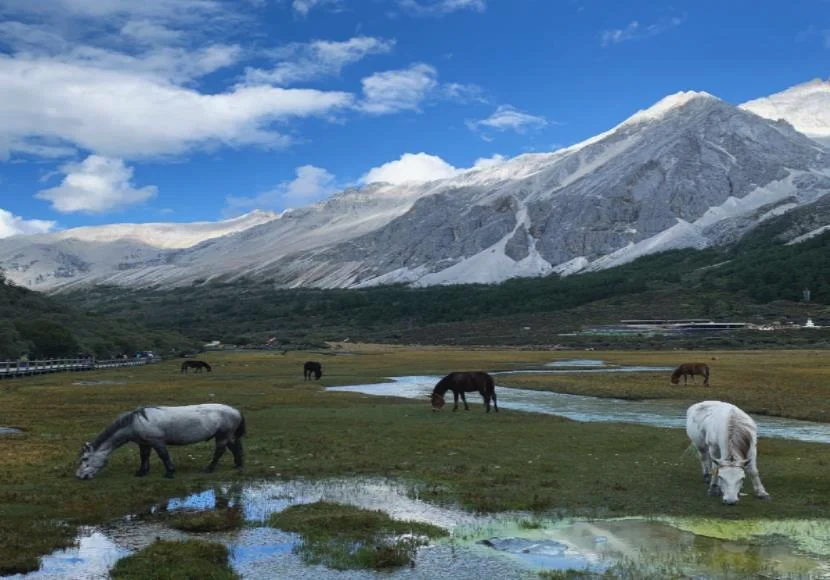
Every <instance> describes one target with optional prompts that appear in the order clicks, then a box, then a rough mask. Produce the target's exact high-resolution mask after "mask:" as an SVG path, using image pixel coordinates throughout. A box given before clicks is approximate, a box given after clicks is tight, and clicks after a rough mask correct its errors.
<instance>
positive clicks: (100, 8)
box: [0, 0, 224, 21]
mask: <svg viewBox="0 0 830 580" xmlns="http://www.w3.org/2000/svg"><path fill="white" fill-rule="evenodd" d="M223 10H224V9H223V6H222V2H221V1H219V0H153V1H152V2H137V1H136V0H3V3H2V6H0V13H11V14H32V15H39V16H42V17H50V16H51V17H66V16H69V17H74V18H113V17H119V16H121V17H132V16H139V17H144V18H157V19H164V20H171V21H172V20H183V19H184V20H193V19H198V18H203V17H205V16H208V15H211V14H218V13H221V12H223Z"/></svg>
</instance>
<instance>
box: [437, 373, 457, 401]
mask: <svg viewBox="0 0 830 580" xmlns="http://www.w3.org/2000/svg"><path fill="white" fill-rule="evenodd" d="M454 374H455V373H450V374H448V375H447V376H446V377H444V378H443V379H441V380H440V381H438V384H437V385H435V388H434V389H432V394H433V395H441V396H442V397H443V396H444V394H445V393H446V392H447V391H448V390H450V388H451V386H452V381H453V379H452V376H453V375H454Z"/></svg>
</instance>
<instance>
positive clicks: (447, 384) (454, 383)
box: [429, 372, 499, 413]
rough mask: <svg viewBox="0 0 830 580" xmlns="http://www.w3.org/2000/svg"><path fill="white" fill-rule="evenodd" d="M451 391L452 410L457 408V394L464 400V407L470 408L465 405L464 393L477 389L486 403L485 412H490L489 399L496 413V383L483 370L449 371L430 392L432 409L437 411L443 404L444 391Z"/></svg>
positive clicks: (497, 409) (497, 406)
mask: <svg viewBox="0 0 830 580" xmlns="http://www.w3.org/2000/svg"><path fill="white" fill-rule="evenodd" d="M450 390H451V391H452V394H453V397H454V399H455V406H454V407H453V408H452V410H453V411H457V410H458V396H459V395H461V400H462V401H464V409H466V410H467V411H469V410H470V407H469V406H468V405H467V398H466V397H465V396H464V393H472V392H474V391H478V392H479V393H481V396H482V397H483V398H484V403H485V404H486V405H487V411H486V412H487V413H489V412H490V399H492V400H493V408H494V409H495V410H496V412H497V413H498V411H499V405H498V403H497V402H496V385H495V383H494V382H493V377H491V376H490V375H488V374H487V373H484V372H472V373H450V374H448V375H447V376H446V377H444V378H443V379H441V380H440V381H438V384H437V385H435V388H434V389H433V390H432V394H431V395H430V396H429V398H430V400H431V401H432V410H433V411H437V410H439V409H440V408H441V407H443V406H444V402H445V401H444V393H446V392H447V391H450Z"/></svg>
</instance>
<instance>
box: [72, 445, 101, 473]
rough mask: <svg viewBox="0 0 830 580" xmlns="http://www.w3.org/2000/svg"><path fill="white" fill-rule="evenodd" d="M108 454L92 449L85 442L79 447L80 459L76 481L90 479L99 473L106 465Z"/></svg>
mask: <svg viewBox="0 0 830 580" xmlns="http://www.w3.org/2000/svg"><path fill="white" fill-rule="evenodd" d="M108 455H109V453H107V452H106V451H102V450H100V449H94V448H93V447H92V445H91V444H90V443H89V442H88V441H87V442H86V443H84V445H83V447H81V458H80V462H79V464H78V470H77V471H76V472H75V477H77V478H78V479H92V478H93V477H95V474H96V473H98V472H99V471H101V469H103V468H104V466H106V464H107V457H108Z"/></svg>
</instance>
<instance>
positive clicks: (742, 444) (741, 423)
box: [726, 413, 752, 461]
mask: <svg viewBox="0 0 830 580" xmlns="http://www.w3.org/2000/svg"><path fill="white" fill-rule="evenodd" d="M726 429H727V431H726V433H727V441H728V443H727V444H728V447H729V457H727V458H726V459H732V460H733V461H741V460H744V459H747V458H748V457H749V448H750V446H751V445H752V428H751V425H750V424H749V423H748V422H747V421H746V419H744V418H743V417H741V416H739V415H736V414H735V413H730V414H729V424H728V425H727V427H726Z"/></svg>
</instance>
